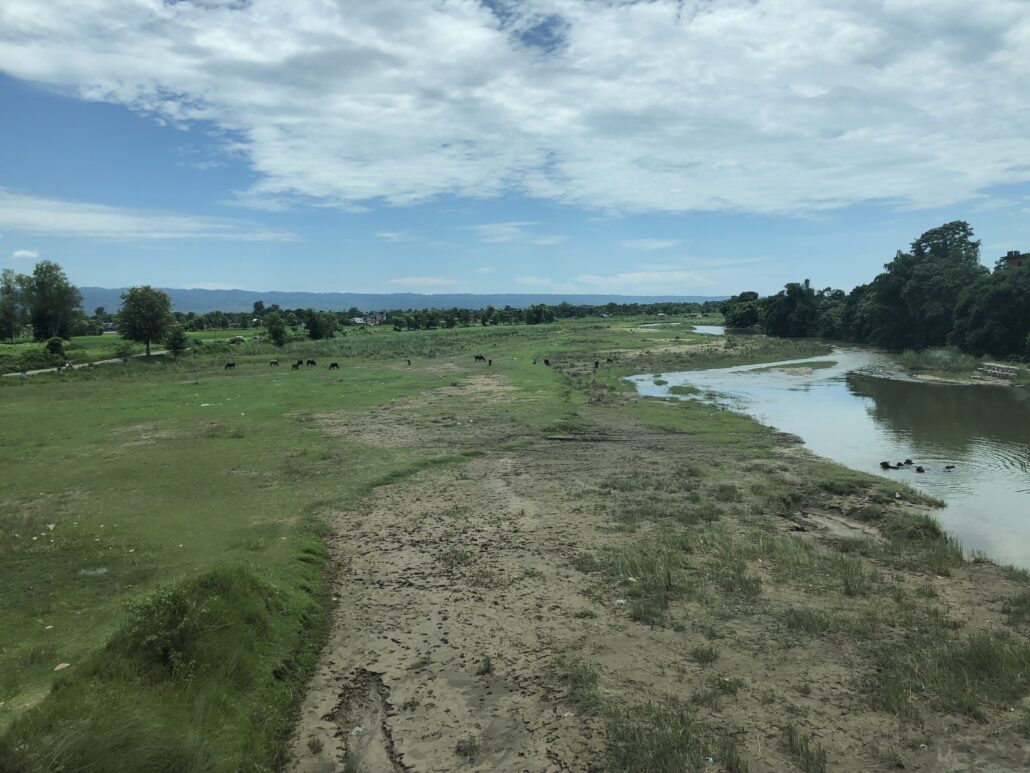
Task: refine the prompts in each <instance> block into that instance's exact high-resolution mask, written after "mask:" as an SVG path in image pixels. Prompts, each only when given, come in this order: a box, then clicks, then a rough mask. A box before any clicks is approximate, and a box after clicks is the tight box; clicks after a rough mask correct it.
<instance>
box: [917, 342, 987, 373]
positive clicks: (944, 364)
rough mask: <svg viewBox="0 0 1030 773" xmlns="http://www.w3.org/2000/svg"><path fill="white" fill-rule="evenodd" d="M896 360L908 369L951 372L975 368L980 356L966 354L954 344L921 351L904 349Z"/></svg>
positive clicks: (978, 363)
mask: <svg viewBox="0 0 1030 773" xmlns="http://www.w3.org/2000/svg"><path fill="white" fill-rule="evenodd" d="M898 362H900V363H901V364H902V365H903V366H904V367H906V368H908V369H909V370H928V371H939V372H945V373H953V372H961V371H969V370H975V369H976V368H977V367H978V366H979V365H980V358H978V357H974V356H972V355H971V354H966V353H965V352H963V351H962V350H961V349H956V348H955V347H954V346H948V347H943V348H937V349H923V350H922V351H921V352H915V351H911V350H909V351H905V352H902V353H901V354H899V355H898Z"/></svg>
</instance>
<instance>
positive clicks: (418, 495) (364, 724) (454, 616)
mask: <svg viewBox="0 0 1030 773" xmlns="http://www.w3.org/2000/svg"><path fill="white" fill-rule="evenodd" d="M563 446H564V444H561V443H560V442H552V443H546V444H542V445H539V446H536V447H532V448H526V449H520V457H519V458H518V459H516V458H514V457H512V456H508V455H497V456H490V457H487V458H483V459H477V460H474V461H472V462H471V463H469V464H467V465H463V466H462V467H459V468H453V469H449V470H446V471H435V472H433V473H425V474H422V475H420V476H419V477H418V479H416V480H413V481H410V482H407V483H405V484H399V485H395V486H391V487H387V488H384V489H380V491H379V493H378V494H377V495H376V496H375V498H374V501H373V503H372V504H371V507H370V508H369V509H368V510H367V511H365V512H362V513H340V514H339V515H338V516H337V526H338V532H339V534H340V535H341V536H340V539H339V540H338V542H337V546H336V547H337V549H338V550H339V551H340V555H341V557H343V559H344V560H345V561H346V565H347V569H346V570H345V571H344V573H343V576H342V577H341V579H340V584H339V587H338V598H339V607H338V617H337V621H336V624H335V626H334V629H333V633H332V638H331V642H330V645H329V647H328V650H327V658H326V661H325V663H324V665H323V666H322V667H321V668H320V669H319V672H318V675H317V677H316V680H315V683H314V685H313V687H312V690H311V693H310V694H309V697H308V700H307V701H306V703H305V705H304V709H303V714H302V717H303V718H302V721H301V725H300V728H299V731H298V736H297V746H298V748H297V754H298V758H299V759H298V761H297V764H296V766H295V767H294V769H295V770H304V771H331V770H337V769H338V768H337V767H335V765H336V762H334V761H339V760H342V759H345V758H346V756H347V755H348V754H349V756H350V758H351V759H352V764H355V765H356V766H357V769H359V770H369V771H371V770H391V769H393V770H452V769H455V768H458V767H461V766H462V765H463V763H465V764H471V763H472V762H473V761H474V763H475V766H476V767H477V768H480V769H497V770H521V769H528V770H545V769H554V770H583V769H585V767H584V766H583V762H582V761H583V760H588V759H590V758H592V757H596V756H597V755H598V753H599V752H600V750H601V741H600V737H599V726H598V725H597V722H596V720H593V719H591V718H588V717H583V716H581V715H580V713H579V712H578V710H577V709H576V707H575V706H573V705H571V704H569V703H568V702H567V701H565V700H564V699H563V698H564V693H565V690H564V689H563V688H562V686H561V685H560V684H558V681H557V680H556V678H555V675H554V673H553V669H554V664H555V662H556V660H557V659H558V658H560V657H561V656H562V654H563V653H565V652H567V651H569V650H570V648H574V644H573V642H574V640H576V639H578V638H579V637H581V636H582V632H580V631H577V630H576V628H575V627H570V626H569V625H568V621H569V619H570V618H572V616H573V615H574V614H575V613H576V611H578V610H580V609H582V608H583V607H584V600H583V595H582V594H583V592H584V591H585V590H586V580H585V578H584V577H582V576H578V573H576V572H574V571H572V570H571V569H570V567H569V557H570V556H572V555H574V554H575V553H576V551H577V547H578V545H577V540H576V535H577V534H578V533H579V532H580V531H581V530H583V529H585V528H588V527H589V526H590V523H589V520H590V519H589V518H587V517H586V516H584V515H582V514H580V515H579V516H578V517H577V516H576V514H575V513H568V512H565V513H561V516H562V517H561V518H558V517H556V516H558V515H559V513H558V512H557V511H556V510H557V509H556V508H555V507H554V503H552V504H550V505H549V504H548V503H547V501H546V500H547V499H548V498H549V497H551V496H557V499H558V500H559V501H562V502H565V501H567V497H565V496H561V495H559V494H558V492H557V491H556V490H555V488H556V487H555V484H556V483H557V482H558V478H556V476H557V475H560V472H561V470H564V471H565V472H566V473H567V474H569V475H570V477H571V478H572V480H569V479H566V482H567V483H569V484H570V485H573V486H575V483H574V482H573V481H574V480H575V478H574V476H575V475H576V473H577V471H578V470H577V468H580V467H582V466H583V465H582V463H581V462H582V454H579V453H573V454H572V456H573V457H575V458H572V459H570V458H568V449H567V448H565V447H563ZM541 468H547V469H548V470H549V471H550V473H551V474H549V475H541V474H540V473H541V472H542V469H541ZM311 738H318V739H320V740H321V741H322V748H321V750H320V751H319V752H318V753H312V750H313V749H317V748H318V744H317V743H310V742H309V739H311ZM470 740H471V741H472V742H473V743H472V744H470V747H469V751H470V752H471V748H472V747H473V746H475V747H478V748H477V751H476V752H475V753H474V754H473V753H468V754H465V755H463V754H462V753H460V752H459V751H457V749H458V745H459V742H462V741H470ZM385 760H389V761H390V762H389V765H392V767H389V766H385V765H386V762H385Z"/></svg>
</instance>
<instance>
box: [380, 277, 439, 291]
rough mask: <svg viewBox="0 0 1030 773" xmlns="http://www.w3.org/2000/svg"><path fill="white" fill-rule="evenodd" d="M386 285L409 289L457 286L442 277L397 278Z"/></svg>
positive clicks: (389, 280)
mask: <svg viewBox="0 0 1030 773" xmlns="http://www.w3.org/2000/svg"><path fill="white" fill-rule="evenodd" d="M386 283H387V284H389V285H397V286H398V287H411V288H422V289H426V288H440V287H454V285H456V284H457V282H455V281H454V280H453V279H448V278H447V277H442V276H399V277H397V278H395V279H388V280H386Z"/></svg>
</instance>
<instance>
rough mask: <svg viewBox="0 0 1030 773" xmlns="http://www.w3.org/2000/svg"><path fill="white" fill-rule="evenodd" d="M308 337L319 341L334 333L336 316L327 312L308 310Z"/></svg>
mask: <svg viewBox="0 0 1030 773" xmlns="http://www.w3.org/2000/svg"><path fill="white" fill-rule="evenodd" d="M307 317H308V338H310V339H311V340H312V341H320V340H322V339H323V338H332V337H333V336H334V335H335V334H336V317H335V316H334V315H332V314H329V313H328V312H321V311H315V310H314V309H309V310H308V314H307Z"/></svg>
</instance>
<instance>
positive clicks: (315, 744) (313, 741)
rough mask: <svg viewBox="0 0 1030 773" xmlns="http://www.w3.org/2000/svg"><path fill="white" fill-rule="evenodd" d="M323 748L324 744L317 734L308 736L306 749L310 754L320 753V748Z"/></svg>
mask: <svg viewBox="0 0 1030 773" xmlns="http://www.w3.org/2000/svg"><path fill="white" fill-rule="evenodd" d="M324 748H325V745H324V744H323V743H322V739H321V738H318V737H317V736H311V737H310V738H308V751H309V752H311V753H312V754H321V753H322V749H324Z"/></svg>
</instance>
